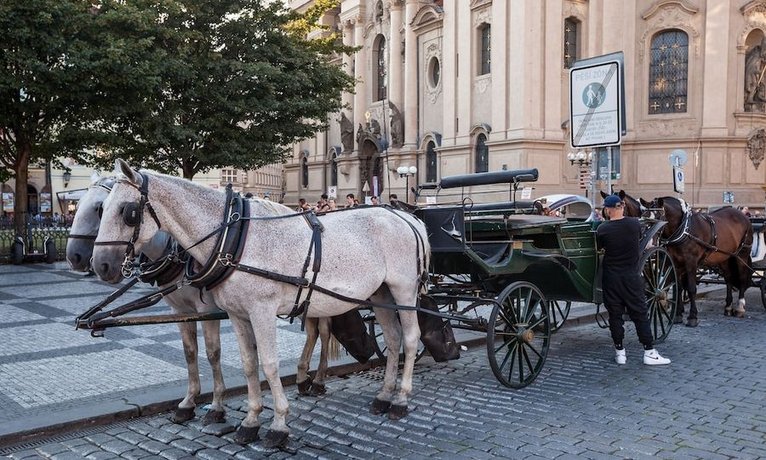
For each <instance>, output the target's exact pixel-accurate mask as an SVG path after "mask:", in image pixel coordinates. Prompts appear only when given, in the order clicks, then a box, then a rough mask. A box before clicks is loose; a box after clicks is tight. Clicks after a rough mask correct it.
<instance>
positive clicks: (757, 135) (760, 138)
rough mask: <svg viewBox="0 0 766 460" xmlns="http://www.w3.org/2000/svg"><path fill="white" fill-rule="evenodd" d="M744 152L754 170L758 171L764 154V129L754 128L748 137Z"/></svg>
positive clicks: (765, 148) (765, 147) (765, 150)
mask: <svg viewBox="0 0 766 460" xmlns="http://www.w3.org/2000/svg"><path fill="white" fill-rule="evenodd" d="M745 152H746V153H747V156H748V157H749V158H750V161H752V162H753V166H755V169H758V166H760V164H761V162H762V161H763V158H764V153H766V129H764V128H756V129H754V130H753V131H752V132H751V133H750V134H749V135H748V137H747V145H746V146H745Z"/></svg>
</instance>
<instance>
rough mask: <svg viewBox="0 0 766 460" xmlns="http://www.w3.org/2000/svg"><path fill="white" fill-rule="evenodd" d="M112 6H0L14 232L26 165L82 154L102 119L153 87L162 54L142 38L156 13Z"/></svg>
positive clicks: (23, 0)
mask: <svg viewBox="0 0 766 460" xmlns="http://www.w3.org/2000/svg"><path fill="white" fill-rule="evenodd" d="M120 3H121V2H119V1H115V4H116V5H119V8H117V7H115V6H114V5H113V4H112V2H111V1H103V2H101V3H100V4H96V5H94V2H91V1H82V0H9V1H3V2H0V167H1V168H2V169H3V171H4V173H5V174H6V175H8V174H9V173H10V174H11V175H12V176H13V177H14V178H15V179H16V189H15V205H14V214H15V216H14V217H15V222H16V232H17V233H18V234H21V235H23V234H24V233H25V232H24V224H25V222H26V221H27V219H28V216H27V207H28V202H27V183H28V172H29V164H30V163H45V162H48V161H54V162H55V158H58V157H60V156H62V155H67V154H75V153H79V152H81V151H82V150H83V149H86V148H88V147H89V146H91V145H92V139H93V135H92V133H93V132H98V131H100V129H101V126H102V125H103V124H104V123H105V122H104V120H111V119H123V118H124V117H125V116H126V113H130V112H131V111H136V102H141V101H142V99H141V95H142V94H145V93H146V92H147V91H149V90H150V89H151V88H153V87H154V86H156V83H155V81H156V80H157V79H156V78H154V79H153V78H152V77H151V76H152V72H151V71H150V69H151V68H152V66H153V65H152V64H153V63H154V65H156V64H157V63H160V62H163V56H161V55H159V54H157V53H158V52H159V50H158V49H157V48H156V47H154V38H153V36H152V35H151V34H148V33H147V32H148V31H153V30H154V22H155V19H156V17H157V14H156V12H152V11H151V10H149V9H147V8H146V7H145V5H120ZM135 3H138V2H135ZM148 69H149V70H148ZM155 73H156V72H155Z"/></svg>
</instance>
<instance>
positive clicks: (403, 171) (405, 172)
mask: <svg viewBox="0 0 766 460" xmlns="http://www.w3.org/2000/svg"><path fill="white" fill-rule="evenodd" d="M396 172H397V173H398V174H399V177H404V178H405V186H404V187H405V193H406V195H405V196H406V197H407V204H409V203H410V176H414V175H415V174H417V173H418V168H417V167H415V166H399V167H398V168H396Z"/></svg>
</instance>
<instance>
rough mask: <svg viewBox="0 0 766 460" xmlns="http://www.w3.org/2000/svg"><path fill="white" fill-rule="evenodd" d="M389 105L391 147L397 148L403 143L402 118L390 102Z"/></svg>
mask: <svg viewBox="0 0 766 460" xmlns="http://www.w3.org/2000/svg"><path fill="white" fill-rule="evenodd" d="M389 106H390V107H391V147H394V148H399V147H401V146H402V145H404V119H403V118H402V113H401V112H400V111H399V109H398V108H397V107H396V105H394V104H393V103H392V102H389Z"/></svg>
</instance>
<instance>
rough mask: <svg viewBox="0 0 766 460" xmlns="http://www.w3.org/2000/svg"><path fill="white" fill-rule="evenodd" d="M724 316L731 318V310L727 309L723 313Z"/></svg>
mask: <svg viewBox="0 0 766 460" xmlns="http://www.w3.org/2000/svg"><path fill="white" fill-rule="evenodd" d="M723 316H731V308H727V309H725V310H724V311H723Z"/></svg>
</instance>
